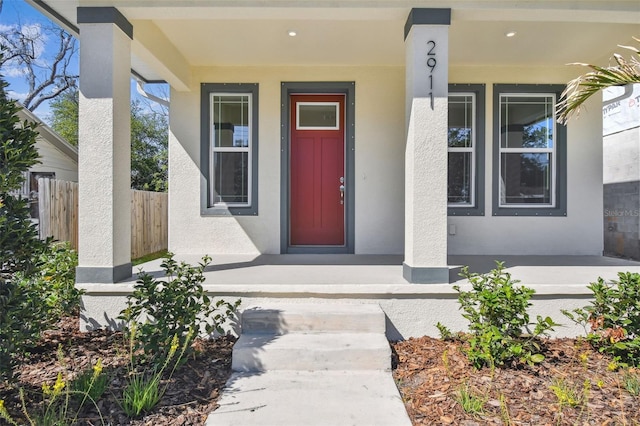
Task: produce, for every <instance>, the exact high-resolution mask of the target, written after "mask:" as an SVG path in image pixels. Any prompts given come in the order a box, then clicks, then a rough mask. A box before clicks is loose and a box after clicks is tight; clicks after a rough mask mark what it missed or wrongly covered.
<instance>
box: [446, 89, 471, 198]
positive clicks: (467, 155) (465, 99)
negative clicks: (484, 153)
mask: <svg viewBox="0 0 640 426" xmlns="http://www.w3.org/2000/svg"><path fill="white" fill-rule="evenodd" d="M474 109H475V102H474V94H473V93H456V94H449V128H448V132H447V133H448V135H447V136H448V143H449V148H448V151H449V168H448V183H447V189H448V192H447V196H448V201H449V206H450V207H457V206H460V207H469V206H473V205H474V203H475V197H474V196H475V185H474V183H475V182H474V181H475V161H474V160H475V147H476V145H475V125H474Z"/></svg>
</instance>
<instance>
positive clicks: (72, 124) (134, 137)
mask: <svg viewBox="0 0 640 426" xmlns="http://www.w3.org/2000/svg"><path fill="white" fill-rule="evenodd" d="M50 106H51V127H52V128H53V130H55V131H56V132H57V133H58V134H60V136H62V137H63V138H65V139H66V140H67V141H68V142H69V143H71V144H73V145H76V146H77V145H78V91H77V89H74V90H70V91H68V92H66V93H64V94H63V95H62V96H59V97H58V98H57V99H54V100H53V101H52V102H51V104H50ZM168 141H169V133H168V123H167V116H166V115H165V114H163V113H161V112H155V111H152V110H145V109H144V108H143V106H142V104H141V103H140V102H138V101H133V102H132V103H131V188H133V189H139V190H144V191H157V192H165V191H166V190H167V145H168Z"/></svg>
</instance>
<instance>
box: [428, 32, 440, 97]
mask: <svg viewBox="0 0 640 426" xmlns="http://www.w3.org/2000/svg"><path fill="white" fill-rule="evenodd" d="M427 47H428V48H429V51H428V52H427V68H429V99H430V100H431V109H433V70H435V69H436V65H437V64H438V61H437V60H436V42H435V41H433V40H429V41H428V42H427Z"/></svg>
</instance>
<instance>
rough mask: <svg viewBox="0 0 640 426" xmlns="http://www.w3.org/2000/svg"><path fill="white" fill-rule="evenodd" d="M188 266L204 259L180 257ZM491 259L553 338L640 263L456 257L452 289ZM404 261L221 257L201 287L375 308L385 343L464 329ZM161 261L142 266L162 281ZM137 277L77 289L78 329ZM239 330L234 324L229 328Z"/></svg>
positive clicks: (105, 312)
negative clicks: (598, 285) (602, 283)
mask: <svg viewBox="0 0 640 426" xmlns="http://www.w3.org/2000/svg"><path fill="white" fill-rule="evenodd" d="M176 259H177V260H184V261H187V262H189V263H191V264H195V263H197V262H198V261H199V260H200V259H201V256H198V255H183V256H176ZM494 259H500V260H502V261H504V262H505V265H506V267H507V271H508V272H510V273H511V274H512V276H513V278H514V279H518V280H520V282H521V284H522V285H526V286H528V287H530V288H533V289H534V290H535V292H536V293H535V295H534V296H533V298H532V300H531V301H532V311H531V317H532V318H535V316H536V315H542V316H543V317H545V316H551V317H552V318H553V319H554V320H556V321H557V322H560V323H562V324H563V326H562V327H559V328H557V329H556V331H555V332H554V335H555V336H558V337H564V336H576V335H579V334H580V333H582V332H583V330H582V328H581V327H579V326H578V325H575V324H572V323H570V322H569V321H568V320H567V319H566V318H564V316H563V315H562V313H561V311H562V310H564V309H566V310H571V309H574V308H577V307H582V306H585V305H586V304H588V302H589V299H590V298H591V297H592V293H591V291H590V290H589V289H587V285H588V284H589V283H590V282H593V281H595V280H597V278H598V277H603V278H605V279H606V280H611V279H615V278H616V277H617V273H618V272H621V271H630V272H638V273H640V262H634V261H629V260H624V259H616V258H609V257H601V256H451V257H450V258H449V265H450V270H451V271H450V278H451V283H460V284H464V282H465V280H464V279H462V278H461V277H459V276H458V273H459V272H460V269H461V267H462V266H463V265H469V266H470V270H471V271H472V272H478V273H484V272H488V271H490V270H491V269H492V268H493V267H494V265H495V262H494ZM402 261H403V256H379V255H376V256H369V255H261V256H230V255H225V256H222V255H217V256H215V257H214V258H213V262H212V264H211V265H209V266H208V267H207V269H206V271H205V278H206V281H205V282H204V284H203V287H204V289H205V291H207V292H208V293H209V294H210V295H211V296H212V297H214V298H223V299H225V300H227V301H232V300H237V299H241V300H242V305H241V307H240V309H241V310H242V309H245V308H246V307H248V306H262V305H269V306H273V305H277V304H278V303H319V304H327V303H328V304H332V303H345V304H368V303H370V304H375V305H378V306H380V307H381V308H382V310H383V311H384V313H385V315H386V316H387V337H388V338H389V339H390V340H399V339H404V338H408V337H410V336H423V335H429V336H438V335H439V333H438V330H437V328H436V327H435V324H436V322H439V321H440V322H443V323H444V324H445V325H447V326H449V327H450V328H451V329H452V330H464V329H465V328H466V327H467V324H466V321H465V320H464V318H463V317H462V315H460V313H459V304H458V302H457V295H458V294H457V292H456V291H455V290H454V289H453V288H452V285H451V283H448V284H410V283H408V282H407V281H405V280H404V279H403V278H402ZM160 263H161V260H155V261H152V262H148V263H145V264H142V265H140V266H139V267H136V268H135V271H137V270H139V269H143V270H144V271H146V272H148V273H150V274H152V275H154V276H157V277H160V276H162V274H163V272H162V270H161V268H160ZM136 278H137V274H134V276H133V277H131V278H130V279H129V280H126V281H124V282H120V283H117V284H97V283H96V284H80V285H79V287H80V288H81V289H83V290H85V291H86V293H85V295H84V296H83V298H82V302H83V312H82V314H81V329H82V330H85V329H86V330H90V329H95V328H100V327H103V326H108V327H113V328H116V327H118V326H119V323H118V321H117V320H115V318H117V317H118V315H119V313H120V312H121V310H122V309H124V308H125V307H126V296H127V295H129V294H131V292H132V291H133V285H134V284H135V281H136ZM232 329H233V331H234V332H236V331H237V330H236V329H235V326H233V327H232Z"/></svg>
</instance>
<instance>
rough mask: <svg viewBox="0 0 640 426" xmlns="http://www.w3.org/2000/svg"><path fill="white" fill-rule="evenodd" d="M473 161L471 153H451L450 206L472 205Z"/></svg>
mask: <svg viewBox="0 0 640 426" xmlns="http://www.w3.org/2000/svg"><path fill="white" fill-rule="evenodd" d="M471 159H472V154H471V153H470V152H450V153H449V180H448V188H447V189H448V194H449V195H448V201H449V204H471V201H472V200H471V190H472V188H471V185H472V175H471V173H472V168H471Z"/></svg>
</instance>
